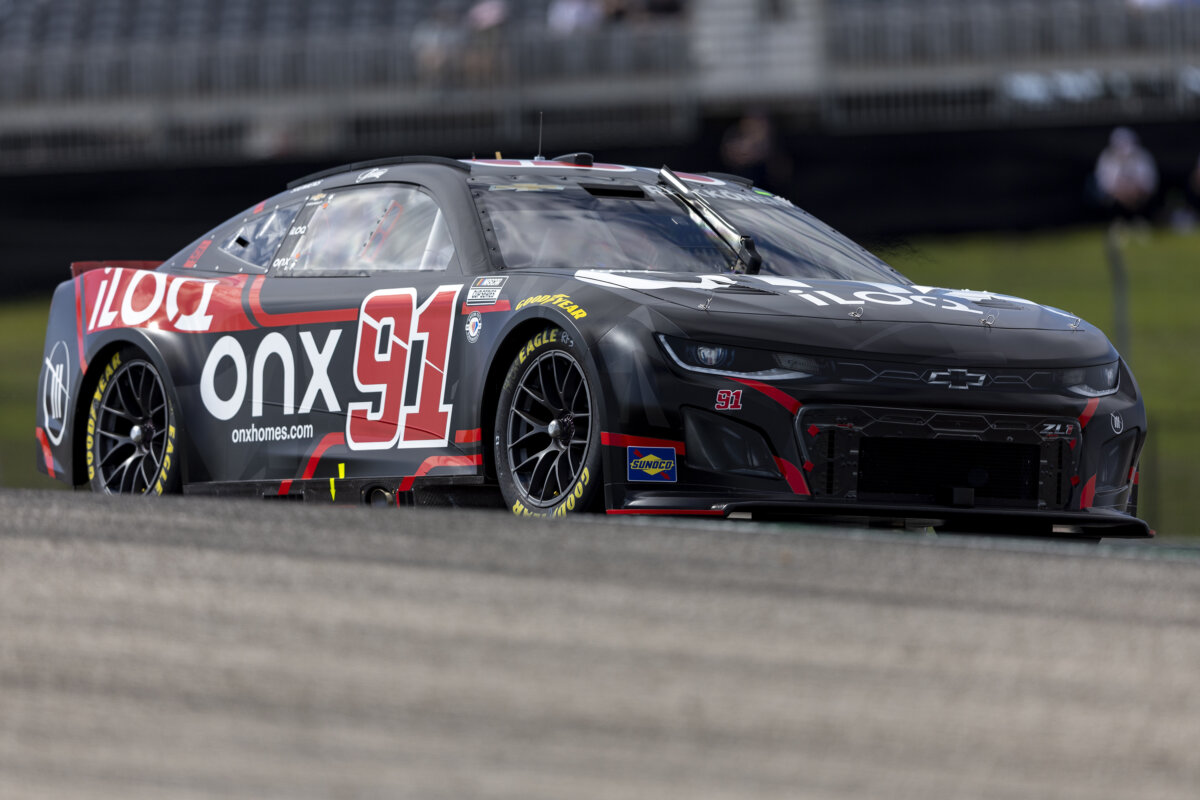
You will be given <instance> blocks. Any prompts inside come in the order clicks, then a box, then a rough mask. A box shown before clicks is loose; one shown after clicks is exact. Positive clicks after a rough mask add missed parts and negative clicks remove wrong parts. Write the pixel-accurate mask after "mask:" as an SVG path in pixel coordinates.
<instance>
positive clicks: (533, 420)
mask: <svg viewBox="0 0 1200 800" xmlns="http://www.w3.org/2000/svg"><path fill="white" fill-rule="evenodd" d="M513 413H514V414H516V415H517V416H519V417H520V418H521V419H523V420H525V422H527V423H529V424H530V425H532V426H534V427H535V428H545V427H546V426H547V425H549V424H550V421H549V420H542V419H538V418H537V417H535V416H533V415H532V414H530V413H529V412H528V411H525V410H523V409H520V408H516V407H514V408H513Z"/></svg>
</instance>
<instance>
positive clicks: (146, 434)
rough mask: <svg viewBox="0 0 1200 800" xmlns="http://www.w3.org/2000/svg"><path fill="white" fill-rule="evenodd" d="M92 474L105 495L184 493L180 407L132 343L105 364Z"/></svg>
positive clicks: (93, 415)
mask: <svg viewBox="0 0 1200 800" xmlns="http://www.w3.org/2000/svg"><path fill="white" fill-rule="evenodd" d="M85 430H86V435H87V440H86V445H87V473H88V481H89V483H90V484H91V487H92V491H94V492H98V493H100V494H130V495H146V494H155V495H161V494H170V493H174V492H178V491H179V485H180V466H181V459H180V458H179V452H178V446H177V439H178V423H177V421H176V416H175V405H174V403H172V402H171V394H170V392H169V391H168V389H167V385H166V382H165V381H164V380H163V377H162V375H161V374H160V373H159V371H158V369H157V368H156V367H155V366H154V364H153V363H152V362H151V361H150V360H149V359H148V358H147V357H146V355H145V354H144V353H142V351H140V350H138V349H136V348H132V347H127V348H124V349H122V350H120V351H118V352H117V353H114V354H113V356H112V358H110V359H109V361H108V363H107V364H106V365H105V366H104V368H103V371H102V372H101V373H100V378H99V380H98V381H97V383H96V389H95V391H94V392H93V394H92V399H91V406H90V408H89V409H88V420H87V427H86V429H85Z"/></svg>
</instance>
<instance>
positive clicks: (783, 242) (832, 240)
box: [693, 186, 911, 284]
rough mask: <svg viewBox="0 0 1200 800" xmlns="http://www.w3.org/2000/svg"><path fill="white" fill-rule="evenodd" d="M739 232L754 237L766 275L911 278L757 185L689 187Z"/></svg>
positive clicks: (904, 280)
mask: <svg viewBox="0 0 1200 800" xmlns="http://www.w3.org/2000/svg"><path fill="white" fill-rule="evenodd" d="M693 188H694V189H695V190H696V191H697V192H698V193H699V194H700V195H701V196H702V197H704V198H705V199H706V200H708V202H710V203H711V204H712V205H713V207H714V208H716V209H717V211H719V212H720V213H721V214H723V215H724V216H725V217H726V218H727V219H728V220H729V221H730V222H731V223H733V226H734V227H735V228H737V229H738V231H739V232H741V233H743V234H749V235H751V236H753V237H754V243H755V245H756V246H757V248H758V254H759V255H760V256H762V259H763V263H762V269H761V270H760V272H761V273H763V274H768V275H786V276H789V277H798V278H828V279H832V280H853V281H883V282H886V283H901V284H907V283H911V281H909V280H908V278H905V277H904V276H903V275H901V274H900V273H899V272H897V271H896V270H895V269H893V268H892V267H890V266H888V265H887V264H886V263H884V262H883V261H881V260H880V259H879V258H878V257H876V256H874V255H872V254H871V253H870V252H868V251H867V250H866V249H865V248H863V247H861V246H860V245H857V244H855V243H854V242H853V241H851V240H850V239H847V238H846V237H845V236H843V235H842V234H840V233H838V232H837V231H835V230H834V229H833V228H831V227H829V226H828V225H826V224H825V223H823V222H821V221H820V220H819V219H817V218H816V217H814V216H813V215H812V214H809V213H808V212H807V211H804V210H802V209H800V208H797V207H796V206H794V205H793V204H792V203H791V202H789V201H788V200H786V199H784V198H782V197H779V196H777V195H773V194H771V193H770V192H765V191H763V190H761V189H750V190H748V191H747V190H741V189H727V188H719V187H717V188H710V187H707V186H699V187H693Z"/></svg>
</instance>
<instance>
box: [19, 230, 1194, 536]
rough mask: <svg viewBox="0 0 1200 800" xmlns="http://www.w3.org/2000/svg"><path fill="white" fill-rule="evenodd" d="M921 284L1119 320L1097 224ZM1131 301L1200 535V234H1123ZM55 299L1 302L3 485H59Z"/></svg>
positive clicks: (1172, 506) (1181, 511) (1170, 514)
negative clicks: (37, 439)
mask: <svg viewBox="0 0 1200 800" xmlns="http://www.w3.org/2000/svg"><path fill="white" fill-rule="evenodd" d="M883 255H884V257H885V258H887V259H888V261H889V262H890V263H892V264H893V265H894V266H896V268H898V269H899V270H900V271H902V272H904V273H905V274H906V275H908V276H909V277H910V278H912V279H913V280H915V281H917V282H918V283H922V284H928V285H934V286H949V287H952V288H959V289H963V288H969V289H986V290H989V291H993V292H998V293H1003V294H1011V295H1017V296H1019V297H1027V298H1029V299H1031V300H1036V301H1038V302H1041V303H1045V304H1047V305H1052V306H1057V307H1058V308H1062V309H1066V310H1067V311H1070V312H1072V313H1074V314H1078V315H1079V316H1081V317H1084V318H1085V319H1087V320H1088V321H1089V322H1092V323H1094V324H1095V325H1098V326H1099V327H1100V328H1101V329H1103V330H1104V331H1105V332H1107V333H1109V334H1110V336H1111V335H1113V334H1114V328H1113V302H1112V293H1111V279H1110V276H1109V270H1108V262H1107V260H1106V257H1105V250H1104V231H1103V230H1102V229H1100V228H1095V229H1084V230H1078V231H1067V232H1056V233H1046V234H1033V235H1020V236H1017V235H998V234H987V235H972V236H964V237H950V238H936V239H918V240H915V241H913V242H910V243H909V245H908V246H906V247H904V248H901V249H898V250H893V251H891V252H888V253H884V254H883ZM1125 258H1126V262H1127V264H1128V268H1129V282H1130V287H1131V309H1132V352H1131V353H1127V354H1126V356H1127V357H1128V358H1129V360H1130V363H1131V364H1132V366H1133V369H1134V372H1135V374H1136V375H1137V378H1138V382H1139V383H1140V385H1141V389H1142V392H1143V394H1144V395H1145V397H1146V406H1147V408H1148V409H1149V413H1150V419H1151V425H1152V429H1151V445H1150V447H1148V448H1147V453H1146V454H1145V455H1144V456H1143V459H1142V497H1141V501H1142V502H1141V509H1140V511H1141V515H1142V516H1143V517H1145V518H1146V519H1147V520H1148V521H1149V522H1150V524H1151V526H1153V527H1155V528H1157V529H1158V530H1159V532H1160V533H1163V534H1167V535H1188V534H1191V535H1200V522H1198V520H1200V470H1198V469H1197V467H1198V466H1200V459H1198V458H1197V455H1196V454H1197V453H1200V413H1198V412H1200V313H1197V311H1196V309H1195V306H1196V302H1195V299H1194V292H1193V288H1192V287H1194V286H1195V285H1196V283H1197V278H1198V277H1200V233H1191V234H1186V235H1180V234H1175V233H1172V232H1170V231H1153V232H1147V233H1143V234H1138V235H1134V236H1130V237H1128V238H1127V240H1126V243H1125ZM48 309H49V298H48V297H45V298H39V299H31V300H24V301H19V302H15V303H0V486H22V487H28V486H41V487H49V486H62V484H61V483H57V482H56V481H51V480H50V479H48V478H46V477H45V476H44V475H42V474H41V473H39V472H37V470H36V469H35V468H34V446H35V445H34V438H33V424H34V406H35V402H36V397H37V386H36V383H37V375H38V367H39V364H40V361H41V352H42V339H43V336H44V333H45V325H46V314H47V311H48Z"/></svg>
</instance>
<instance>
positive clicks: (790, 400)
mask: <svg viewBox="0 0 1200 800" xmlns="http://www.w3.org/2000/svg"><path fill="white" fill-rule="evenodd" d="M734 380H735V381H737V382H738V383H740V384H742V385H744V386H749V387H750V388H751V389H755V390H757V391H760V392H762V393H763V394H765V395H766V396H767V397H769V398H771V399H772V400H774V401H775V402H776V403H779V405H781V406H783V407H784V408H786V409H787V410H788V413H789V414H791V415H792V416H795V415H796V413H797V412H799V411H800V409H801V408H802V407H803V406H804V404H803V403H801V402H800V401H799V400H797V399H796V398H794V397H792V396H791V395H790V394H788V393H787V392H784V391H782V390H780V389H776V388H775V387H774V386H772V385H771V384H769V383H763V382H762V381H754V380H750V379H749V378H734Z"/></svg>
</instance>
